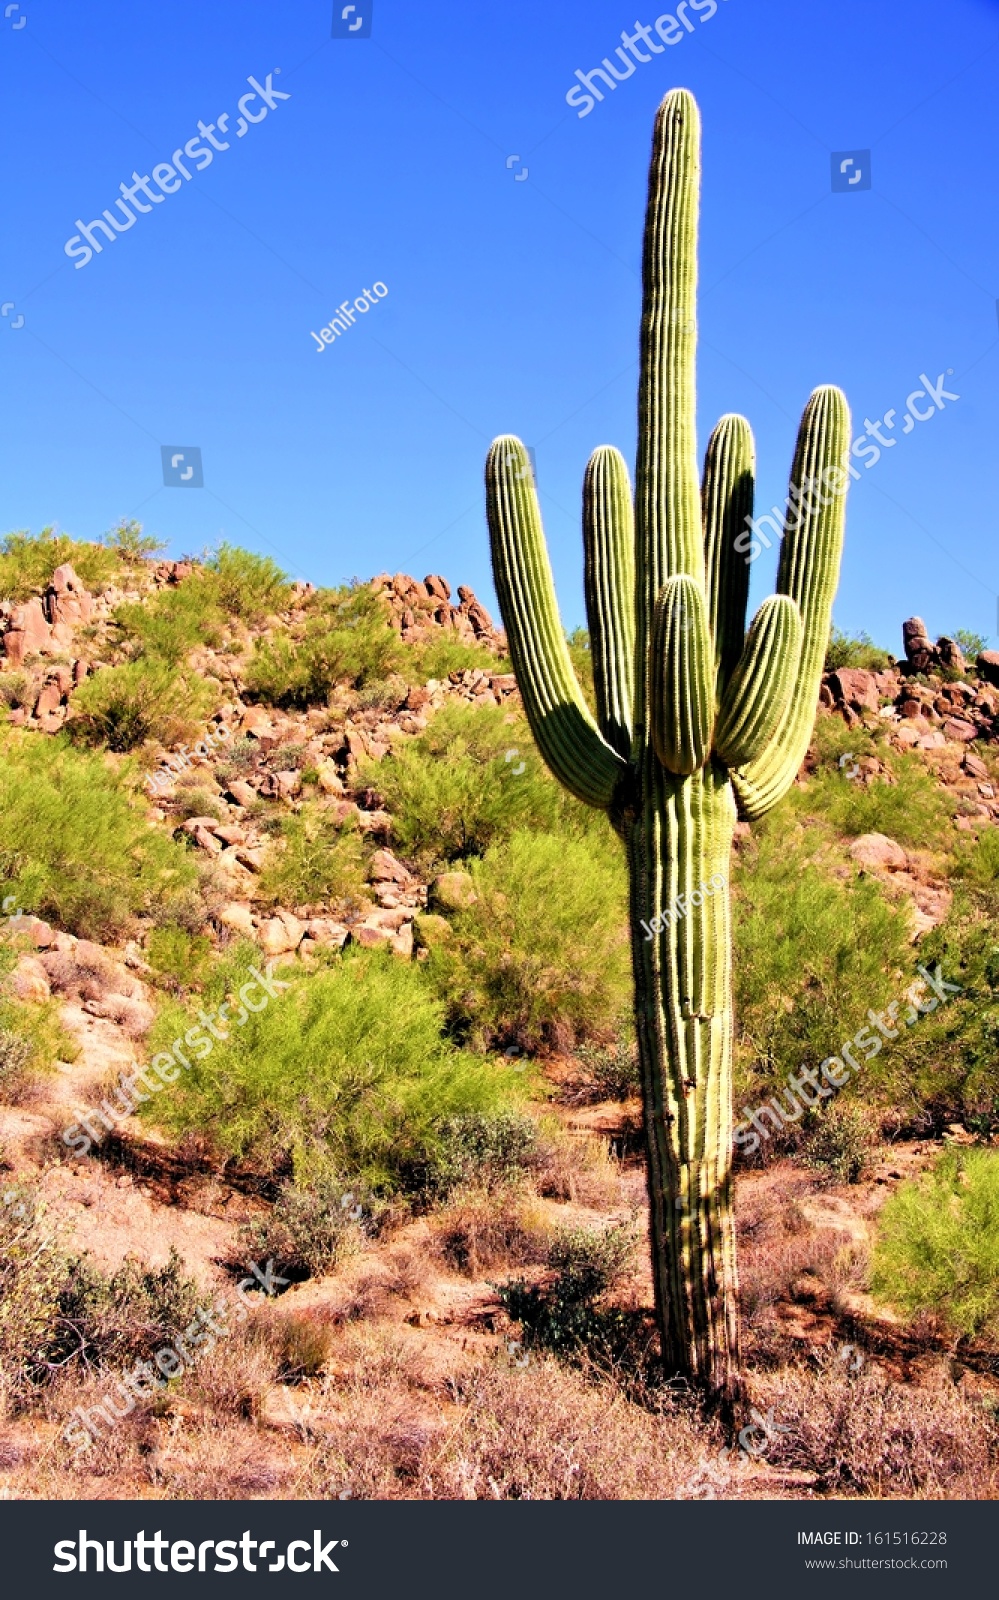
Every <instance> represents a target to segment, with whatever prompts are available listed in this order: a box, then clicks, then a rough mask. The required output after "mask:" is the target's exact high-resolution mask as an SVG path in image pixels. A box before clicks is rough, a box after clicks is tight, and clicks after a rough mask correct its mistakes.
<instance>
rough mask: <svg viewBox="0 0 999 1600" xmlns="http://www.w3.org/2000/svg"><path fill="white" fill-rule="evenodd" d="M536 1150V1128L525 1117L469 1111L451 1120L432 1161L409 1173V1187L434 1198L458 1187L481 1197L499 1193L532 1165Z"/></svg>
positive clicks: (513, 1113) (514, 1113) (523, 1114)
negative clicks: (474, 1188) (467, 1187)
mask: <svg viewBox="0 0 999 1600" xmlns="http://www.w3.org/2000/svg"><path fill="white" fill-rule="evenodd" d="M537 1149H538V1126H537V1123H536V1122H535V1120H534V1118H533V1117H532V1116H530V1115H529V1114H528V1113H527V1112H524V1111H517V1110H512V1109H507V1110H500V1111H493V1112H489V1113H484V1112H478V1111H473V1112H469V1113H467V1114H466V1115H464V1116H460V1117H452V1118H451V1119H450V1120H449V1121H448V1122H447V1123H445V1125H444V1127H443V1129H442V1137H441V1144H440V1148H439V1150H438V1151H437V1152H436V1154H435V1155H434V1157H433V1159H432V1160H431V1161H430V1162H429V1164H428V1165H427V1166H426V1167H425V1169H424V1170H423V1171H422V1172H420V1173H418V1174H416V1173H414V1174H413V1179H414V1186H415V1187H420V1188H425V1189H427V1190H429V1191H430V1192H432V1193H433V1194H434V1195H436V1196H437V1197H438V1198H440V1197H441V1196H444V1195H448V1194H450V1193H451V1192H452V1190H454V1189H459V1188H461V1186H462V1185H463V1184H475V1185H476V1186H477V1187H478V1188H480V1189H483V1190H486V1191H487V1192H492V1191H493V1190H497V1189H502V1188H504V1187H506V1186H507V1185H509V1184H512V1183H513V1182H515V1180H516V1179H517V1178H518V1177H521V1176H522V1175H523V1173H524V1171H525V1170H526V1169H528V1168H529V1167H530V1166H531V1165H532V1163H533V1161H534V1158H535V1155H536V1152H537Z"/></svg>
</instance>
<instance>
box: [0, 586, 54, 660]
mask: <svg viewBox="0 0 999 1600" xmlns="http://www.w3.org/2000/svg"><path fill="white" fill-rule="evenodd" d="M3 643H4V651H5V653H6V656H7V660H8V661H9V662H10V664H11V666H12V667H21V666H23V665H24V659H25V657H26V656H29V655H44V654H45V653H46V652H47V651H51V649H52V630H51V629H50V627H49V625H48V623H47V621H46V620H45V613H44V611H43V610H42V603H41V601H40V600H27V601H25V603H24V605H23V606H12V607H11V612H10V626H9V627H8V629H7V632H6V633H5V634H4V640H3Z"/></svg>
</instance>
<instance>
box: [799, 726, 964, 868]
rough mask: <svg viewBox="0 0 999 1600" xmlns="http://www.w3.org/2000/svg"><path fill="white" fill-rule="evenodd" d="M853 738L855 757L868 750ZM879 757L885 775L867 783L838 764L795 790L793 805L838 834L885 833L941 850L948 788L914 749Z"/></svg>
mask: <svg viewBox="0 0 999 1600" xmlns="http://www.w3.org/2000/svg"><path fill="white" fill-rule="evenodd" d="M840 737H841V736H840ZM851 739H852V740H853V744H852V745H851V746H850V748H851V749H853V753H854V755H860V754H863V753H865V752H864V750H863V747H862V744H861V742H860V741H858V740H857V739H856V737H855V735H853V734H852V735H851ZM879 758H880V759H881V760H882V761H883V762H884V763H885V765H886V766H887V768H888V772H887V775H886V777H883V778H882V777H877V778H874V779H872V780H871V781H869V782H865V781H864V780H863V779H860V778H854V779H850V778H848V777H847V776H846V774H845V772H844V770H842V769H840V768H839V767H838V766H837V767H836V768H834V769H833V770H826V771H819V772H817V773H815V775H814V776H813V777H812V778H810V779H809V782H808V784H807V785H806V786H805V787H804V788H801V789H795V790H792V792H791V795H790V796H789V797H788V798H789V801H790V806H791V809H793V810H795V811H796V812H797V813H798V814H799V815H805V816H817V817H821V818H822V819H823V820H824V821H826V822H828V823H830V824H831V825H832V826H833V827H834V828H836V829H837V830H838V832H840V833H846V834H850V835H851V836H853V837H858V836H859V835H860V834H862V833H884V834H887V835H888V837H889V839H895V840H896V841H897V842H898V843H899V844H902V845H909V846H910V847H913V848H915V849H934V848H939V847H940V846H941V845H943V843H944V842H945V840H946V836H947V830H948V827H949V818H950V806H949V804H948V800H947V795H946V791H945V790H943V789H942V788H941V787H940V785H939V784H938V783H937V782H936V781H935V779H934V778H933V777H932V776H931V774H930V773H928V772H927V770H926V767H925V766H924V765H923V762H922V761H921V760H920V758H919V756H917V755H915V754H913V753H911V752H907V753H906V754H904V755H901V756H894V757H888V756H887V755H886V754H885V753H884V752H883V751H880V752H879ZM852 765H853V763H852V762H851V763H850V766H852ZM784 814H785V815H786V811H785V812H784Z"/></svg>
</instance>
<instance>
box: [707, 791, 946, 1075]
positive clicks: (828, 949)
mask: <svg viewBox="0 0 999 1600" xmlns="http://www.w3.org/2000/svg"><path fill="white" fill-rule="evenodd" d="M733 867H734V874H733V885H734V894H733V977H734V982H735V1007H736V1018H737V1027H738V1033H737V1040H736V1096H737V1098H736V1105H737V1106H740V1105H742V1104H743V1103H749V1102H750V1101H752V1100H753V1098H754V1097H759V1096H761V1095H762V1096H764V1097H765V1096H769V1095H772V1094H774V1093H775V1092H777V1091H780V1090H781V1089H782V1088H783V1086H784V1083H785V1080H786V1077H787V1074H788V1073H789V1072H797V1071H798V1070H799V1068H801V1067H806V1066H818V1065H819V1064H820V1063H821V1062H822V1061H824V1060H825V1059H826V1057H827V1056H830V1055H834V1054H835V1053H836V1051H837V1050H838V1048H839V1046H840V1044H841V1043H842V1042H843V1041H844V1040H847V1039H849V1038H851V1037H852V1035H853V1034H854V1033H855V1032H856V1031H857V1029H858V1028H859V1027H860V1026H861V1025H862V1024H863V1023H864V1021H865V1020H866V1017H867V1011H868V1008H869V1007H874V1008H875V1009H876V1010H880V1009H882V1008H883V1007H884V1006H885V1005H886V1004H887V1003H888V1002H890V1001H891V1000H894V999H901V997H902V994H903V993H904V991H905V989H906V988H907V987H908V985H909V984H910V983H911V982H912V981H913V979H914V978H915V976H916V974H915V972H914V971H913V961H912V956H911V951H910V946H909V925H908V919H907V916H906V915H905V912H904V910H902V909H901V908H899V907H897V906H894V905H892V904H891V903H889V901H887V900H886V899H885V897H884V893H883V891H882V889H881V887H880V885H879V884H878V883H876V882H875V881H874V880H873V879H871V878H868V877H858V876H857V875H856V874H855V872H854V871H851V870H849V869H847V868H846V867H845V866H844V864H843V861H842V852H840V851H839V850H838V849H837V847H836V846H835V845H833V844H832V843H831V842H830V840H829V838H828V833H827V831H826V830H823V829H822V828H820V827H815V826H805V825H803V824H800V823H799V824H795V823H794V822H793V820H792V819H791V818H789V816H788V815H787V811H786V809H785V808H784V807H782V808H780V810H779V811H778V812H777V813H775V815H774V817H772V818H768V819H767V820H766V821H765V822H764V823H763V824H761V825H760V826H759V827H758V828H757V829H756V830H755V832H754V834H753V836H752V838H751V839H749V840H747V841H746V844H745V845H744V847H743V849H742V850H741V851H740V852H739V854H738V856H736V857H735V858H734V862H733ZM921 1026H922V1025H921ZM882 1059H883V1058H881V1057H879V1058H878V1060H877V1061H876V1062H874V1063H872V1065H871V1067H870V1068H866V1069H865V1071H867V1072H868V1073H871V1072H874V1071H875V1069H876V1068H880V1064H881V1061H882ZM742 1096H746V1097H748V1100H747V1101H745V1102H744V1100H743V1099H742Z"/></svg>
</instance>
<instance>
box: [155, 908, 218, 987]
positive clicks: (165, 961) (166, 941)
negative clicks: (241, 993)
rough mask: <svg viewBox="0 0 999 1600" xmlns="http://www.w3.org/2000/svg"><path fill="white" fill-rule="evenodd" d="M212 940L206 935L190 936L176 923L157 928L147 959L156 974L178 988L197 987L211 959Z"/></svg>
mask: <svg viewBox="0 0 999 1600" xmlns="http://www.w3.org/2000/svg"><path fill="white" fill-rule="evenodd" d="M211 950H212V941H211V940H210V939H209V937H208V935H207V934H204V933H189V932H188V930H187V929H186V928H183V927H179V926H178V924H177V923H175V922H167V923H164V924H163V925H162V926H161V927H158V928H154V929H153V930H152V932H151V933H150V935H149V942H148V944H147V946H146V960H147V961H148V963H149V965H150V966H151V967H152V969H153V972H154V973H155V974H156V975H157V976H158V977H160V978H163V979H165V980H166V981H167V983H168V984H169V985H171V986H173V987H177V988H181V987H183V988H196V987H197V986H198V985H199V983H200V982H201V980H202V978H203V976H204V974H205V971H206V969H207V966H208V962H209V959H210V956H211Z"/></svg>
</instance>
